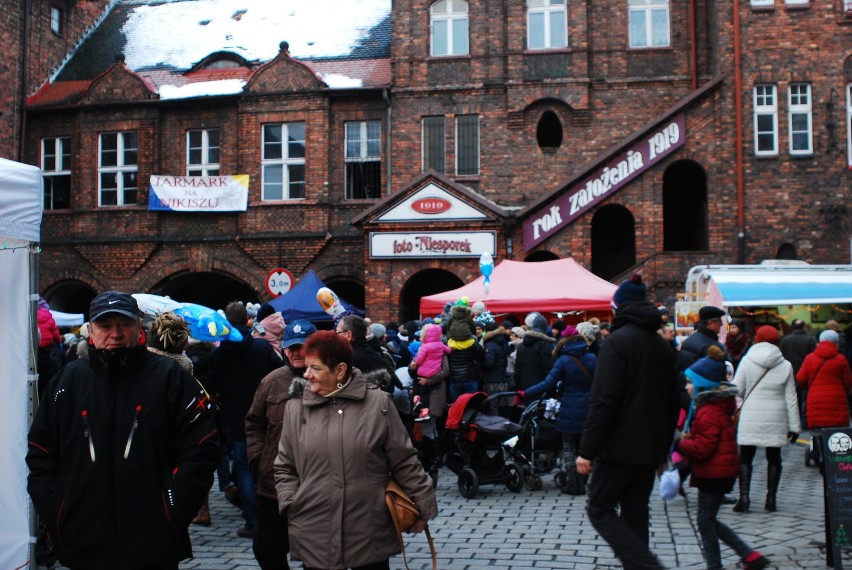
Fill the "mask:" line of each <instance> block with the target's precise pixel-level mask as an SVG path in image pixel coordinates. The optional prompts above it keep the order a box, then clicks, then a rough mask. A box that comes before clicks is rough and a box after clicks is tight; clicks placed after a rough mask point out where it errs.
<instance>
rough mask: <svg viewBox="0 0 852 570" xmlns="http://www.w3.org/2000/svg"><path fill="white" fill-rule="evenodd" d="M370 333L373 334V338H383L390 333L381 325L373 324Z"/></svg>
mask: <svg viewBox="0 0 852 570" xmlns="http://www.w3.org/2000/svg"><path fill="white" fill-rule="evenodd" d="M370 332H371V333H373V338H382V337H383V336H385V334H386V333H387V332H388V329H387V328H385V325H383V324H381V323H373V324H371V325H370Z"/></svg>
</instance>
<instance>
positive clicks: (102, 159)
mask: <svg viewBox="0 0 852 570" xmlns="http://www.w3.org/2000/svg"><path fill="white" fill-rule="evenodd" d="M98 155H99V161H98V205H99V206H135V205H136V191H137V184H138V180H137V170H138V164H137V163H138V160H139V144H138V140H137V135H136V132H135V131H125V132H119V133H101V136H100V140H99V152H98Z"/></svg>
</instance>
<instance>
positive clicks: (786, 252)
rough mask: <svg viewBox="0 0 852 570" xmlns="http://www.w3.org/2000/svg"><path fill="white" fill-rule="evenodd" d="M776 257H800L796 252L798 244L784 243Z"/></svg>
mask: <svg viewBox="0 0 852 570" xmlns="http://www.w3.org/2000/svg"><path fill="white" fill-rule="evenodd" d="M775 259H799V256H798V255H797V254H796V246H794V245H793V244H792V243H782V244H781V247H779V248H778V253H776V254H775Z"/></svg>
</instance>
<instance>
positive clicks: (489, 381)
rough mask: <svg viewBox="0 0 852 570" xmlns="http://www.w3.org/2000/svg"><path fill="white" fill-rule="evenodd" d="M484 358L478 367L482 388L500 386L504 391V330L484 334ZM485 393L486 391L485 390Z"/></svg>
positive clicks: (505, 339)
mask: <svg viewBox="0 0 852 570" xmlns="http://www.w3.org/2000/svg"><path fill="white" fill-rule="evenodd" d="M484 344H485V358H484V359H483V361H482V364H481V365H480V368H481V369H482V386H483V387H486V386H488V385H494V384H502V385H503V386H504V388H502V389H505V385H506V382H507V381H508V379H507V377H506V360H507V358H506V345H507V344H509V340H508V338H506V329H504V328H503V327H497V328H496V329H494V330H493V331H488V332H486V333H485V343H484ZM486 391H488V390H487V389H486Z"/></svg>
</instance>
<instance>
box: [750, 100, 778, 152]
mask: <svg viewBox="0 0 852 570" xmlns="http://www.w3.org/2000/svg"><path fill="white" fill-rule="evenodd" d="M753 101H754V154H756V155H757V156H774V155H777V154H778V98H777V97H776V95H775V86H774V85H755V86H754V97H753Z"/></svg>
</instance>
